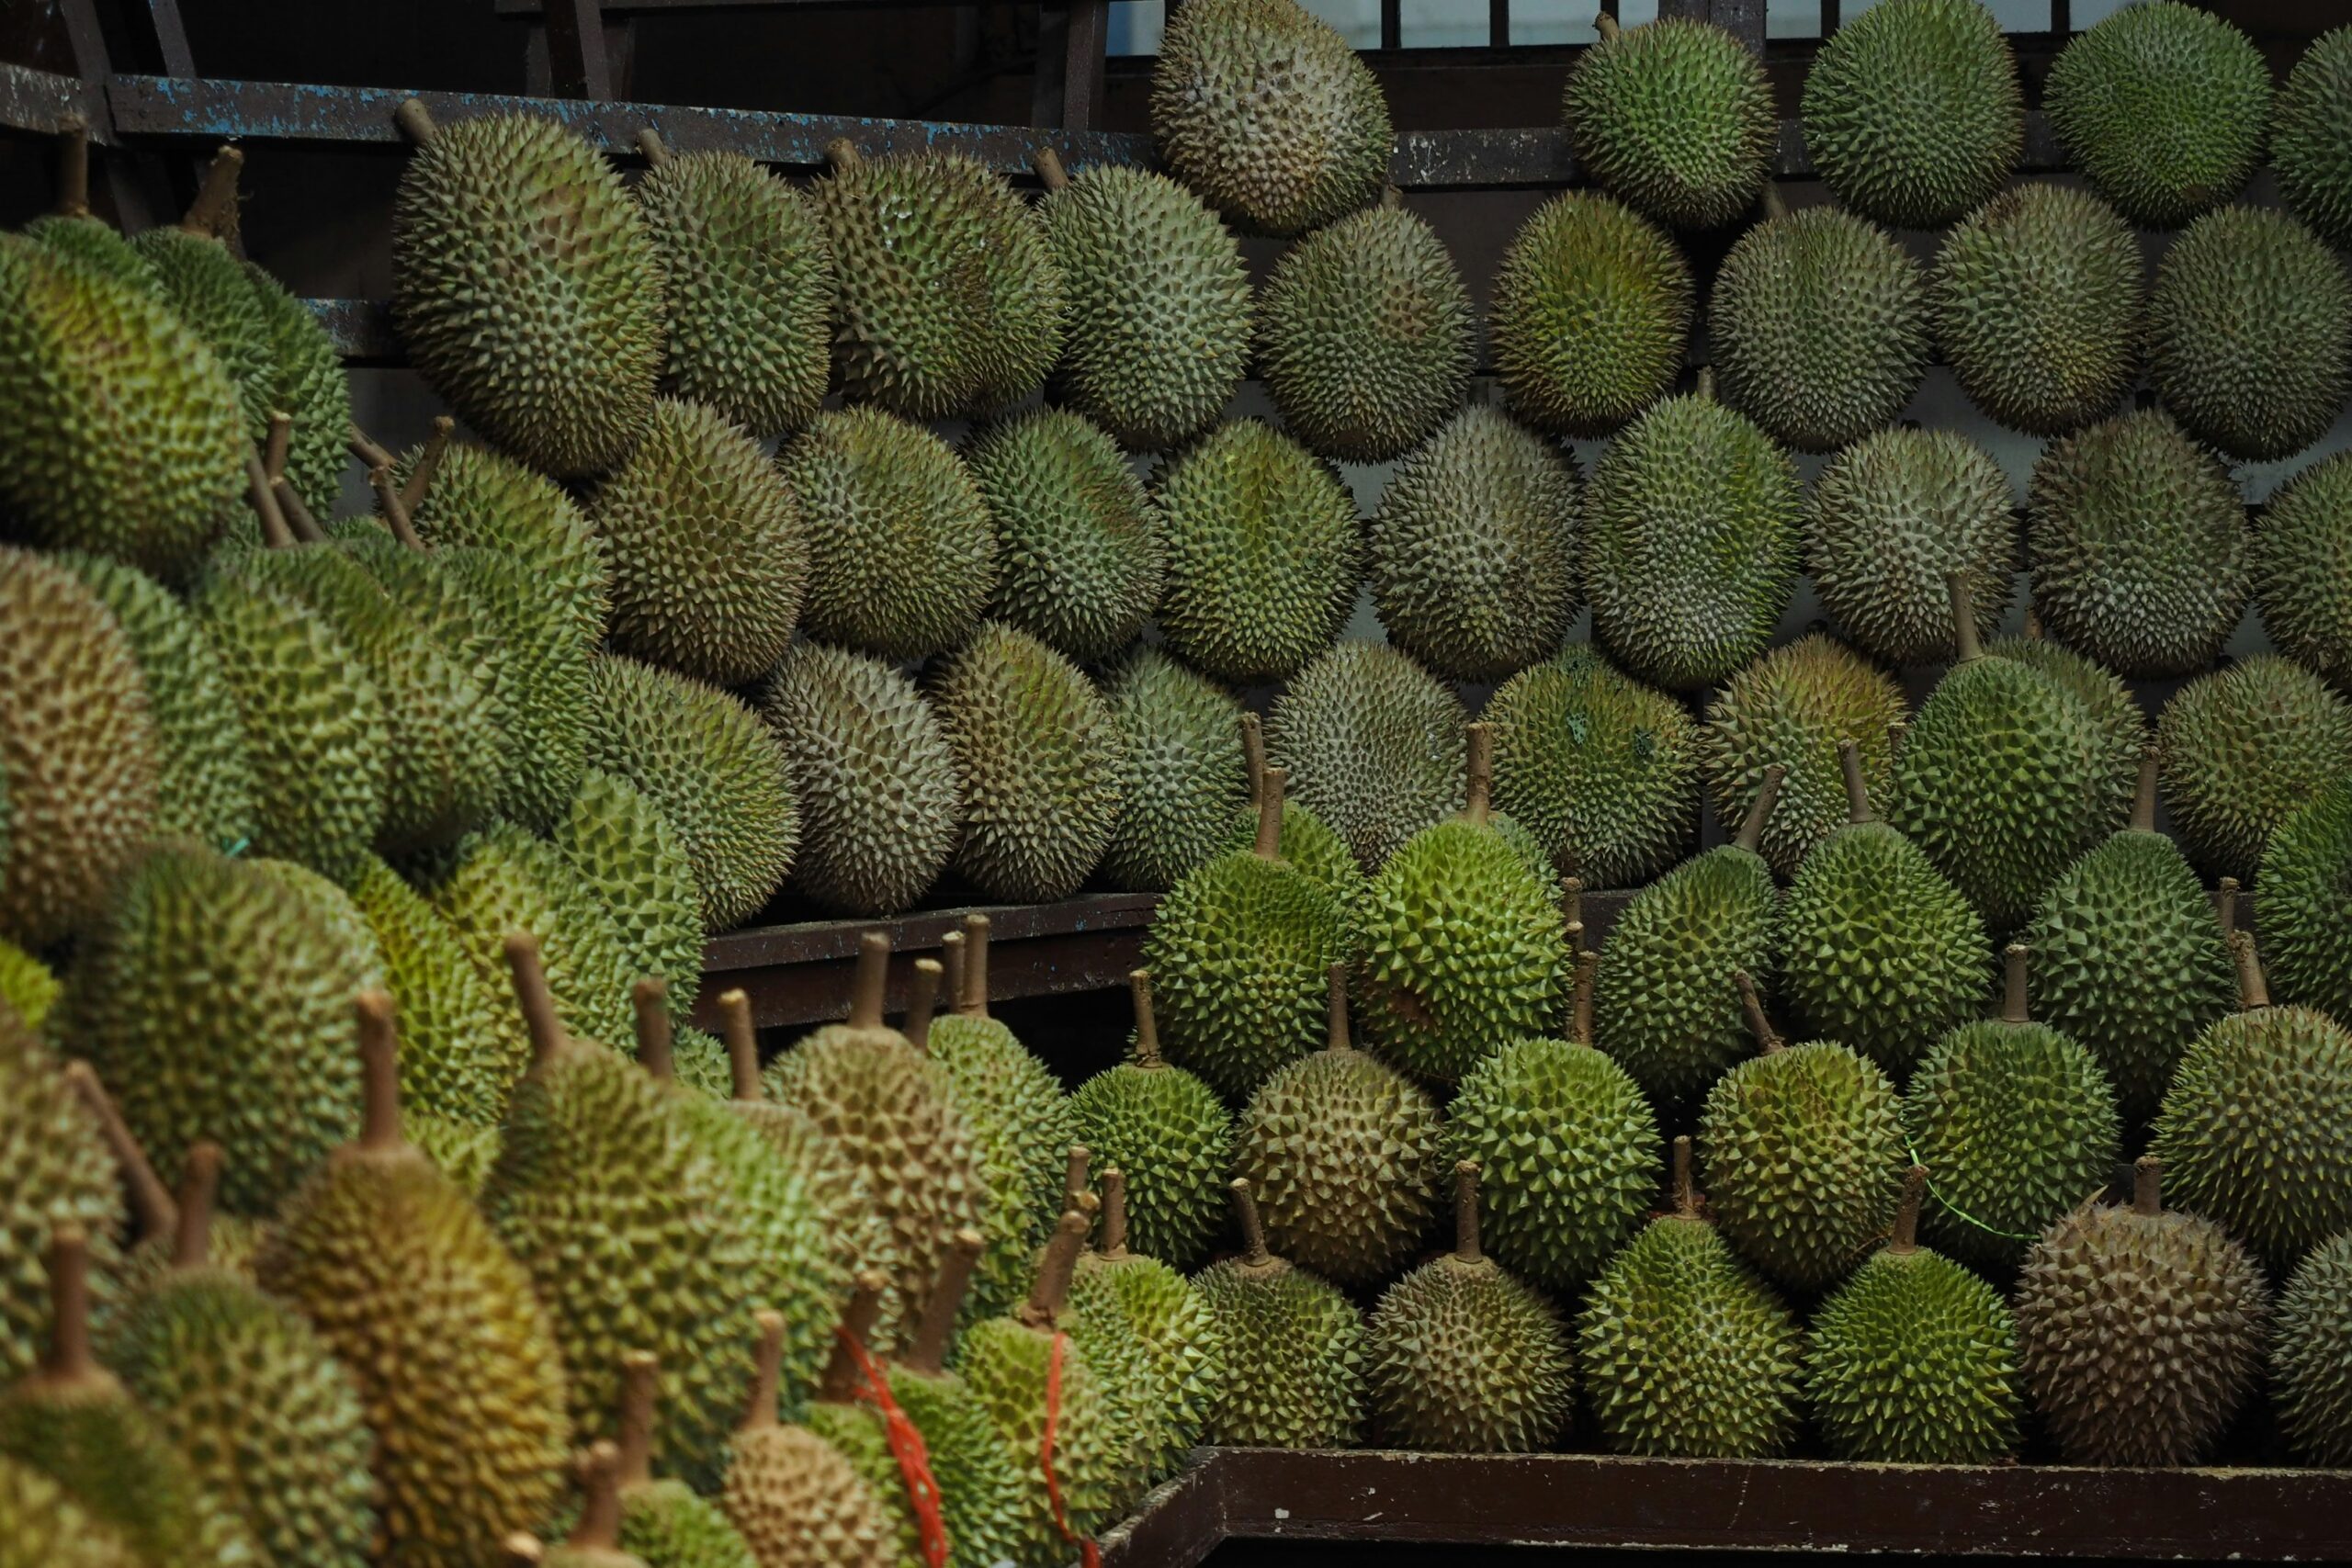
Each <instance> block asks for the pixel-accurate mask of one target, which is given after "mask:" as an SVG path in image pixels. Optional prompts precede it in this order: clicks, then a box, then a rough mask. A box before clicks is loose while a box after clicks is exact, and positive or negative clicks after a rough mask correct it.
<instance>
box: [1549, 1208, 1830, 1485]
mask: <svg viewBox="0 0 2352 1568" xmlns="http://www.w3.org/2000/svg"><path fill="white" fill-rule="evenodd" d="M1802 1335H1803V1331H1802V1330H1801V1329H1800V1328H1799V1326H1798V1324H1797V1320H1796V1318H1795V1317H1794V1316H1792V1314H1790V1312H1789V1309H1788V1308H1787V1307H1786V1306H1784V1305H1782V1304H1781V1298H1780V1297H1779V1296H1777V1295H1775V1294H1773V1292H1772V1288H1771V1287H1770V1285H1767V1284H1766V1283H1765V1282H1764V1281H1763V1280H1760V1279H1758V1277H1757V1276H1756V1275H1755V1274H1754V1273H1753V1272H1751V1271H1750V1270H1749V1269H1748V1268H1747V1265H1745V1264H1743V1263H1741V1262H1740V1260H1739V1259H1738V1258H1737V1257H1736V1256H1735V1255H1734V1254H1733V1252H1732V1249H1731V1247H1729V1246H1728V1245H1727V1244H1725V1242H1724V1239H1723V1238H1722V1237H1721V1236H1719V1235H1716V1234H1715V1231H1714V1227H1713V1226H1712V1225H1709V1224H1705V1223H1704V1222H1702V1221H1700V1220H1696V1219H1691V1218H1684V1217H1681V1216H1678V1215H1671V1214H1669V1215H1668V1216H1666V1217H1665V1218H1663V1219H1658V1220H1654V1221H1652V1222H1651V1223H1650V1225H1649V1228H1648V1229H1646V1230H1645V1231H1643V1232H1642V1234H1641V1235H1637V1236H1635V1237H1634V1240H1633V1243H1632V1245H1630V1246H1628V1247H1626V1248H1625V1249H1624V1250H1623V1251H1622V1252H1620V1253H1618V1254H1617V1256H1616V1257H1614V1258H1611V1259H1610V1261H1609V1267H1608V1268H1606V1269H1603V1270H1601V1274H1600V1279H1599V1280H1596V1281H1594V1283H1593V1287H1592V1291H1591V1292H1590V1293H1589V1295H1587V1296H1586V1297H1585V1302H1584V1307H1583V1310H1582V1312H1581V1313H1580V1314H1578V1316H1577V1366H1578V1370H1579V1371H1581V1372H1582V1373H1583V1376H1584V1384H1585V1389H1586V1393H1587V1396H1588V1397H1589V1399H1590V1401H1591V1403H1592V1411H1593V1416H1594V1418H1595V1419H1596V1420H1597V1421H1598V1423H1599V1424H1600V1433H1601V1437H1602V1438H1603V1439H1604V1440H1605V1441H1606V1442H1607V1443H1608V1445H1609V1446H1610V1448H1611V1449H1612V1450H1615V1451H1617V1452H1619V1453H1632V1454H1658V1455H1666V1456H1671V1457H1677V1458H1686V1459H1770V1458H1771V1457H1773V1456H1774V1455H1776V1454H1778V1453H1780V1452H1781V1450H1784V1449H1785V1448H1786V1447H1787V1446H1788V1444H1789V1441H1790V1439H1792V1438H1794V1437H1795V1435H1796V1427H1797V1400H1798V1395H1799V1387H1798V1378H1799V1375H1800V1366H1799V1359H1800V1355H1801V1352H1802V1350H1803V1345H1802Z"/></svg>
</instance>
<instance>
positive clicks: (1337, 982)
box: [1324, 964, 1354, 1051]
mask: <svg viewBox="0 0 2352 1568" xmlns="http://www.w3.org/2000/svg"><path fill="white" fill-rule="evenodd" d="M1325 979H1326V983H1327V985H1328V987H1329V1000H1328V1001H1327V1002H1326V1003H1325V1004H1324V1009H1325V1015H1326V1017H1327V1019H1328V1020H1329V1030H1328V1032H1327V1033H1326V1034H1325V1036H1324V1048H1325V1049H1326V1050H1329V1051H1348V1050H1352V1049H1354V1042H1353V1041H1352V1040H1351V1038H1350V1036H1349V1033H1348V966H1347V965H1346V964H1332V965H1331V967H1330V970H1329V973H1328V974H1327V976H1325Z"/></svg>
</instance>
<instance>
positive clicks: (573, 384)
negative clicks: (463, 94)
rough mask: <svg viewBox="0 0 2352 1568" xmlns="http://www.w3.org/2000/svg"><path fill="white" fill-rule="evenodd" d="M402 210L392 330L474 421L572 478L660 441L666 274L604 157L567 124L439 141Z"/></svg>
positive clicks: (513, 118) (448, 133)
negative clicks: (656, 423)
mask: <svg viewBox="0 0 2352 1568" xmlns="http://www.w3.org/2000/svg"><path fill="white" fill-rule="evenodd" d="M393 118H394V119H395V121H396V122H397V123H398V124H399V126H400V128H401V133H402V134H403V135H405V136H406V137H407V138H408V139H409V140H410V141H413V142H414V143H416V145H417V151H416V152H415V153H414V154H413V156H412V157H411V158H410V159H409V163H408V167H407V168H406V169H404V170H403V171H402V172H401V186H400V193H399V195H398V196H397V197H394V198H393V203H392V318H393V321H394V322H395V323H396V324H397V325H398V326H399V328H400V333H401V338H402V339H403V340H404V341H405V342H406V343H407V344H408V349H409V355H410V358H411V360H412V361H413V363H414V364H415V366H416V367H417V369H418V370H419V371H420V372H422V373H423V375H424V378H425V379H426V380H427V381H428V382H430V383H431V384H432V386H433V389H434V390H435V391H436V392H439V393H440V394H441V395H442V396H444V397H446V398H447V399H448V400H449V402H450V404H451V405H452V406H453V407H454V408H455V409H456V410H457V412H458V417H459V418H461V419H463V420H464V421H465V422H466V423H468V424H469V425H470V426H472V427H473V428H474V429H476V430H478V431H480V432H481V433H482V434H484V435H486V436H488V437H489V438H490V440H491V441H492V443H493V444H495V445H496V446H500V447H501V448H503V449H504V450H506V451H507V452H510V453H512V454H513V455H514V456H515V457H519V458H521V459H522V460H523V461H525V462H526V463H529V464H530V465H531V466H532V467H533V468H538V469H540V470H542V471H543V472H546V473H548V474H551V475H553V476H554V477H555V478H557V479H571V478H573V477H575V476H578V475H582V474H593V473H596V472H598V471H600V470H602V469H605V468H612V467H613V466H614V465H615V464H616V463H618V462H619V461H620V460H621V459H622V458H623V457H626V456H628V450H629V448H630V447H631V446H633V445H635V444H636V442H637V440H638V438H639V436H640V435H642V434H644V433H645V427H646V422H647V421H648V419H650V417H651V414H652V412H653V389H654V383H655V381H656V379H657V378H659V377H660V375H661V373H662V349H663V341H662V340H663V313H664V312H663V303H664V302H663V288H662V260H661V254H660V253H659V252H658V251H657V250H656V249H655V247H654V243H653V240H652V237H651V235H650V234H649V233H648V231H647V229H646V225H645V220H644V218H643V215H642V214H641V213H640V212H639V209H638V206H637V204H636V203H635V202H633V201H631V200H630V199H629V196H628V190H627V189H626V188H625V187H624V186H622V185H621V181H620V176H619V175H617V174H616V173H615V172H614V170H613V167H612V165H611V164H607V163H606V162H605V158H604V156H603V154H601V153H600V152H597V151H596V150H595V149H594V147H591V146H590V145H589V144H588V143H587V142H586V141H583V140H582V139H581V138H580V137H579V136H578V135H576V134H575V133H573V132H572V131H571V130H568V129H566V128H565V127H564V126H562V125H560V124H559V123H558V122H556V121H554V120H551V119H541V118H536V117H533V116H527V115H503V114H499V115H484V116H482V117H481V118H477V119H469V120H466V121H463V122H461V123H459V124H456V125H451V126H447V127H440V128H436V127H435V125H434V123H433V119H432V117H431V116H430V115H428V114H427V113H426V112H425V108H424V104H423V103H421V102H419V101H418V100H417V99H414V98H410V99H407V100H405V101H404V102H403V103H402V104H401V107H400V109H399V111H398V112H397V113H396V114H395V115H394V117H393Z"/></svg>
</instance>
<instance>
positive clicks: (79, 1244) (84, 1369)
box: [40, 1225, 106, 1385]
mask: <svg viewBox="0 0 2352 1568" xmlns="http://www.w3.org/2000/svg"><path fill="white" fill-rule="evenodd" d="M47 1262H48V1268H49V1348H48V1350H47V1352H46V1353H45V1354H44V1355H43V1356H42V1357H41V1362H40V1381H41V1382H43V1383H46V1384H51V1385H55V1384H61V1383H82V1382H92V1381H94V1380H98V1379H103V1378H104V1377H105V1376H106V1374H105V1373H104V1372H102V1371H99V1369H98V1363H97V1359H96V1357H94V1356H93V1355H92V1354H91V1353H90V1238H89V1237H88V1235H85V1234H84V1232H83V1230H82V1227H81V1226H80V1225H59V1226H57V1227H56V1228H55V1229H53V1230H51V1232H50V1233H49V1256H48V1259H47Z"/></svg>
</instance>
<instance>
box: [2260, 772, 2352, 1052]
mask: <svg viewBox="0 0 2352 1568" xmlns="http://www.w3.org/2000/svg"><path fill="white" fill-rule="evenodd" d="M2254 908H2255V919H2256V922H2257V923H2258V924H2259V925H2260V927H2261V930H2262V961H2263V963H2264V964H2265V965H2266V966H2267V968H2268V969H2269V972H2270V987H2271V989H2272V990H2273V991H2274V992H2276V993H2277V995H2278V999H2279V1000H2280V1001H2283V1002H2300V1003H2301V1004H2302V1005H2303V1006H2305V1007H2309V1008H2314V1009H2316V1010H2319V1011H2321V1012H2324V1013H2326V1014H2328V1015H2329V1016H2330V1017H2332V1018H2335V1019H2338V1020H2342V1019H2346V1018H2352V943H2347V942H2346V941H2345V939H2344V933H2345V932H2346V931H2352V781H2346V782H2340V783H2338V784H2335V786H2334V787H2332V788H2330V789H2329V790H2327V791H2326V792H2325V793H2324V794H2323V795H2320V796H2319V798H2318V799H2316V800H2313V801H2312V803H2311V804H2310V805H2308V806H2306V807H2303V808H2302V809H2301V810H2300V811H2298V812H2296V813H2295V814H2294V815H2293V816H2292V817H2290V818H2287V820H2286V821H2284V822H2282V823H2280V824H2279V826H2278V831H2276V832H2274V833H2272V834H2271V835H2270V841H2269V843H2268V844H2267V845H2266V846H2265V847H2264V849H2263V852H2262V876H2261V878H2260V880H2258V881H2257V882H2256V884H2255V886H2254Z"/></svg>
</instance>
